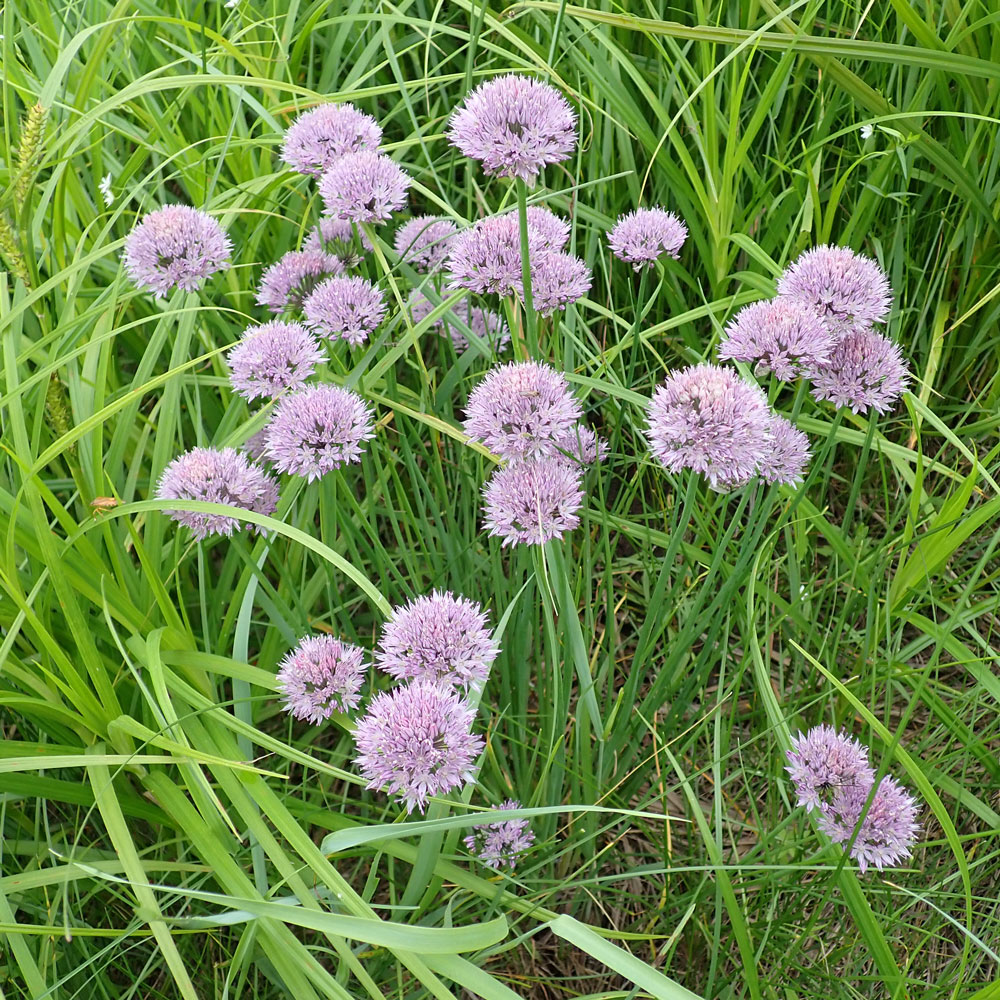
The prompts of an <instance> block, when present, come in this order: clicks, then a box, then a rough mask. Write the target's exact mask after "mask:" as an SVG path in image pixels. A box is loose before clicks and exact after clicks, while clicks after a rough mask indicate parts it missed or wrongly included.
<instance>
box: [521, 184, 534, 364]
mask: <svg viewBox="0 0 1000 1000" xmlns="http://www.w3.org/2000/svg"><path fill="white" fill-rule="evenodd" d="M516 187H517V218H518V223H519V225H520V229H521V284H522V285H523V286H524V294H523V296H522V298H523V300H524V328H525V331H526V332H527V337H528V350H529V351H530V352H531V356H532V357H533V358H537V357H538V355H539V351H538V315H537V313H536V312H535V304H534V302H533V301H532V298H531V258H530V257H529V256H528V188H527V185H526V184H525V183H524V181H523V180H522V179H521V178H520V177H518V178H517V181H516Z"/></svg>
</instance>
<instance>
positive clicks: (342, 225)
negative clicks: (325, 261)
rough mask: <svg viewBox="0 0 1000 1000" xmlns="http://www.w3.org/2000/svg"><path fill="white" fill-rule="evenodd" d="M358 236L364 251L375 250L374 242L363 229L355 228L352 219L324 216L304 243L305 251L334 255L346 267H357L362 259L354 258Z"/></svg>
mask: <svg viewBox="0 0 1000 1000" xmlns="http://www.w3.org/2000/svg"><path fill="white" fill-rule="evenodd" d="M355 235H357V237H358V239H359V240H360V242H361V247H362V249H363V250H369V251H370V250H374V249H375V248H374V247H373V246H372V242H371V240H370V239H368V235H367V233H365V231H364V230H363V229H360V228H359V227H357V226H355V225H354V223H353V222H351V220H350V219H331V218H330V217H329V216H324V217H323V218H322V219H320V220H319V222H318V223H317V224H316V225H315V226H313V227H312V229H310V230H309V235H308V236H307V237H306V238H305V240H304V241H303V243H302V249H303V250H311V251H325V252H326V253H332V254H333V255H334V256H335V257H337V258H338V259H339V260H340V262H341V263H342V264H343V265H344V268H345V269H346V268H348V267H355V266H356V265H357V264H359V263H360V258H359V257H356V256H354V237H355Z"/></svg>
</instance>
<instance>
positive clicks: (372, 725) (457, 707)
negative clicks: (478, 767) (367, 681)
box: [354, 681, 485, 812]
mask: <svg viewBox="0 0 1000 1000" xmlns="http://www.w3.org/2000/svg"><path fill="white" fill-rule="evenodd" d="M475 715H476V713H475V710H474V709H473V708H472V706H470V705H469V703H468V702H467V701H466V700H465V699H464V698H462V697H461V696H460V695H459V694H457V693H456V692H455V690H454V689H453V688H450V687H448V686H446V685H441V684H436V683H434V682H433V681H414V682H413V683H411V684H407V685H405V686H403V687H397V688H394V689H393V690H391V691H383V692H381V693H380V694H377V695H376V696H375V698H374V699H373V700H372V703H371V705H370V706H369V708H368V712H367V714H366V715H365V716H364V717H363V718H361V719H360V720H359V721H358V723H357V726H356V727H355V729H354V742H355V744H356V746H357V749H358V753H357V757H356V758H355V760H356V761H357V764H358V767H359V769H360V770H361V774H362V776H363V777H364V778H365V779H366V780H367V782H368V787H369V788H373V789H376V788H377V789H382V790H384V791H385V792H387V793H388V794H390V795H396V796H398V797H399V798H400V799H401V800H402V801H403V802H404V803H405V804H406V811H407V812H412V811H413V809H414V808H417V809H419V810H420V812H423V811H424V808H425V806H426V805H427V799H428V797H429V796H432V795H444V794H446V793H447V792H449V791H451V790H452V789H453V788H458V787H460V786H461V785H463V784H465V783H466V782H469V781H474V780H475V775H474V772H473V767H474V766H475V762H476V758H477V757H478V756H479V754H480V753H481V752H482V750H483V747H484V745H485V744H484V741H483V738H482V737H481V736H477V735H475V734H474V733H473V732H472V723H473V721H474V720H475Z"/></svg>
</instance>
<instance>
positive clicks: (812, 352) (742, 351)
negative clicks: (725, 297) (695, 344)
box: [719, 298, 834, 382]
mask: <svg viewBox="0 0 1000 1000" xmlns="http://www.w3.org/2000/svg"><path fill="white" fill-rule="evenodd" d="M833 345H834V338H833V335H832V334H831V333H830V332H829V330H827V328H826V326H825V325H824V324H823V322H822V321H821V320H820V318H819V316H818V314H817V313H816V311H815V310H814V309H811V308H809V307H808V306H804V305H803V304H802V303H801V302H798V301H797V300H795V299H784V298H777V299H770V300H769V301H767V302H753V303H751V304H750V305H748V306H744V307H743V308H742V309H741V310H740V311H739V312H738V313H737V314H736V315H735V316H734V317H733V319H732V320H731V321H730V322H729V324H728V325H727V326H726V328H725V330H723V331H722V341H721V342H720V344H719V360H720V361H727V360H736V361H747V362H752V363H754V364H755V365H756V370H757V371H758V372H759V373H761V374H763V373H764V372H768V371H772V372H774V374H775V376H776V377H777V378H779V379H781V380H782V381H785V382H790V381H792V380H793V379H796V378H798V377H799V376H800V375H805V376H806V377H808V376H809V375H810V374H811V373H812V372H814V371H815V370H816V369H817V368H819V367H821V366H823V365H826V364H828V363H829V361H830V352H831V351H832V350H833Z"/></svg>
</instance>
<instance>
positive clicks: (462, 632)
mask: <svg viewBox="0 0 1000 1000" xmlns="http://www.w3.org/2000/svg"><path fill="white" fill-rule="evenodd" d="M499 651H500V650H499V647H498V646H497V643H496V640H495V639H494V638H493V633H492V632H491V631H490V629H489V623H488V619H487V617H486V614H485V613H484V612H483V610H482V608H480V606H479V605H478V604H476V603H475V601H470V600H469V599H468V598H465V597H456V596H454V595H453V594H451V593H442V592H440V591H434V592H433V593H432V594H431V595H430V596H429V597H426V596H425V597H418V598H416V599H415V600H413V601H410V603H409V604H406V605H404V606H403V607H399V608H395V609H393V612H392V616H391V617H390V618H389V620H388V621H387V622H386V624H385V627H384V628H383V629H382V638H381V639H380V640H379V644H378V649H377V650H376V653H375V660H376V662H377V663H378V665H379V667H381V668H382V669H383V670H384V671H385V672H386V673H387V674H391V675H392V676H393V677H396V678H398V679H400V680H429V681H440V682H442V683H444V684H450V685H453V686H456V687H463V688H473V687H476V688H478V687H481V686H482V685H483V684H485V682H486V679H487V677H488V676H489V673H490V666H491V664H492V663H493V661H494V660H495V659H496V657H497V654H498V653H499Z"/></svg>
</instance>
